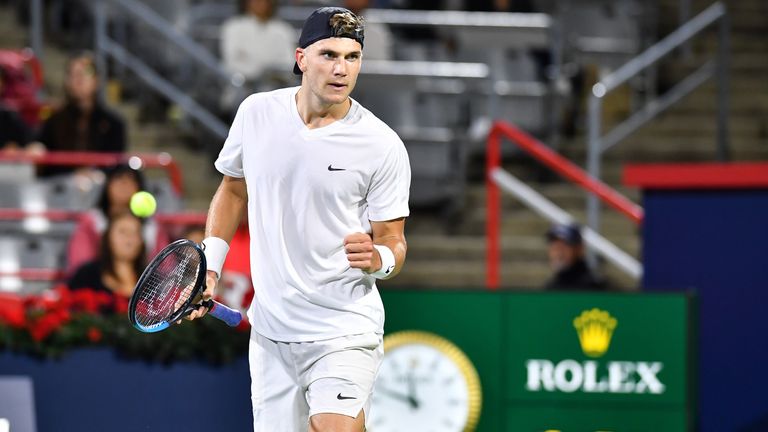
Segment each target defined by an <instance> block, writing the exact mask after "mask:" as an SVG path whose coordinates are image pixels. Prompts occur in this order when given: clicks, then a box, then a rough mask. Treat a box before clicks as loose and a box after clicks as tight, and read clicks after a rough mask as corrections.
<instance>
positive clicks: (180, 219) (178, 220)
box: [0, 208, 207, 225]
mask: <svg viewBox="0 0 768 432" xmlns="http://www.w3.org/2000/svg"><path fill="white" fill-rule="evenodd" d="M83 213H85V212H83V211H76V210H45V211H26V210H21V209H7V208H5V209H0V220H21V219H25V218H30V217H42V218H45V219H48V220H50V221H56V222H58V221H66V220H77V219H78V218H80V216H81V215H82V214H83ZM206 217H207V215H206V214H205V213H203V212H179V213H158V214H156V215H155V216H153V219H154V220H155V221H157V223H159V224H162V225H205V220H206Z"/></svg>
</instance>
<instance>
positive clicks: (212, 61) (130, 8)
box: [92, 0, 245, 139]
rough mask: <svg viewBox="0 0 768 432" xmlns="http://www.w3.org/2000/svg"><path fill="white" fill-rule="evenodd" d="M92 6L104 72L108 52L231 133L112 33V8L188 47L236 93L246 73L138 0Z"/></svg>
mask: <svg viewBox="0 0 768 432" xmlns="http://www.w3.org/2000/svg"><path fill="white" fill-rule="evenodd" d="M92 7H93V13H94V17H95V23H96V24H95V26H96V31H95V38H96V40H95V46H96V55H97V61H98V63H99V70H100V71H101V74H103V75H104V76H106V63H107V62H106V61H105V56H110V57H112V58H113V59H114V60H115V61H117V62H118V63H119V64H121V65H123V66H124V67H126V68H128V69H130V70H131V71H132V72H133V73H135V74H136V75H137V76H138V77H139V78H140V79H141V80H142V81H143V82H144V83H146V84H147V85H148V86H149V87H151V88H152V89H153V90H155V91H156V92H158V93H160V94H162V95H163V96H165V97H166V98H168V99H170V100H171V101H173V102H174V103H175V104H177V105H178V106H179V107H180V108H181V109H182V110H183V111H185V112H186V113H188V114H189V115H190V116H192V117H193V118H194V119H195V120H197V121H199V122H200V123H201V124H202V125H203V126H204V127H205V128H206V129H207V130H209V131H210V132H211V133H212V134H214V135H215V136H216V137H218V138H221V139H223V138H225V137H226V136H227V131H228V130H229V128H228V127H227V125H226V124H225V123H224V122H222V121H221V120H219V118H218V117H216V116H215V115H214V114H212V113H211V112H210V111H209V110H208V109H207V108H205V107H204V106H202V105H200V104H199V103H198V102H197V101H196V100H195V99H193V98H192V97H190V96H188V95H187V94H185V92H184V91H183V90H181V89H179V88H178V87H176V86H175V85H174V84H172V83H171V82H170V81H168V80H167V79H165V78H163V77H162V75H161V74H160V73H158V72H156V71H155V70H153V69H152V68H151V67H150V66H148V65H147V64H146V63H145V62H144V61H143V60H141V59H140V58H139V57H137V56H134V55H132V54H131V53H130V52H129V51H128V50H127V49H126V48H125V47H123V46H122V45H121V44H120V43H119V42H117V41H116V40H115V39H113V38H111V37H110V36H109V34H108V32H107V27H108V24H109V19H110V16H111V14H109V13H108V12H110V11H109V8H116V9H119V12H121V13H120V14H119V16H120V17H121V19H124V20H125V19H130V20H134V21H137V22H140V23H141V24H143V25H146V26H148V27H149V28H151V29H152V30H153V31H155V32H157V33H158V34H159V35H161V36H162V37H163V38H164V39H165V40H164V42H170V43H172V44H173V45H174V46H176V47H178V48H179V49H180V50H182V51H184V53H185V54H187V55H188V57H187V60H190V61H192V62H194V63H195V65H196V66H198V67H200V68H203V69H205V70H208V71H209V72H211V73H212V74H213V76H214V77H215V78H217V79H218V80H219V81H220V82H221V83H222V84H223V85H224V86H228V87H231V88H232V89H233V90H234V91H235V92H236V93H239V92H241V91H243V89H242V86H243V83H244V82H245V80H244V78H243V77H242V76H240V75H239V74H232V73H230V72H228V71H227V70H226V69H225V68H224V66H222V64H221V62H220V61H219V60H218V59H217V58H216V57H215V56H213V55H212V54H211V53H210V52H208V50H206V49H205V48H203V47H202V46H200V45H198V44H197V43H196V42H194V41H193V40H191V39H190V38H189V37H187V36H186V35H184V34H182V33H180V32H179V31H178V30H176V29H175V28H174V26H173V25H172V24H171V23H170V22H168V21H167V20H166V19H164V18H163V17H161V16H160V15H158V14H157V13H156V12H154V11H153V10H152V9H150V8H149V7H147V6H146V5H144V4H142V3H140V2H138V1H136V0H100V1H93V2H92ZM116 15H117V14H116Z"/></svg>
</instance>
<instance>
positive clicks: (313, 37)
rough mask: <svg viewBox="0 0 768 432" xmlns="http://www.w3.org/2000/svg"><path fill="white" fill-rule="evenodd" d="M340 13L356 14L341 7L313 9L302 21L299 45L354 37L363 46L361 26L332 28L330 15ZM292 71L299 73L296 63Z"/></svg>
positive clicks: (303, 45)
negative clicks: (347, 28)
mask: <svg viewBox="0 0 768 432" xmlns="http://www.w3.org/2000/svg"><path fill="white" fill-rule="evenodd" d="M340 13H348V14H351V15H352V16H355V17H356V16H357V15H355V14H353V13H352V11H350V10H349V9H345V8H342V7H321V8H319V9H315V11H314V12H312V15H310V16H309V18H307V20H306V21H304V26H303V27H302V28H301V36H299V47H300V48H306V47H308V46H310V45H312V44H313V43H315V42H317V41H319V40H322V39H328V38H332V37H345V38H350V39H354V40H356V41H358V42H360V46H361V47H362V46H363V26H362V25H361V26H360V27H357V28H355V29H354V30H352V31H347V30H345V29H334V28H333V27H332V26H331V17H333V16H334V15H336V14H340ZM293 73H295V74H296V75H301V73H302V72H301V69H299V65H298V64H294V65H293Z"/></svg>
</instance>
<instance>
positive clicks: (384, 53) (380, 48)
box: [344, 0, 392, 60]
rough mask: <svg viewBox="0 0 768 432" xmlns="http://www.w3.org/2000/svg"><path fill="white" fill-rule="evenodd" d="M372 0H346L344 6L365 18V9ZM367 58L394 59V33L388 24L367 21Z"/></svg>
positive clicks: (365, 54)
mask: <svg viewBox="0 0 768 432" xmlns="http://www.w3.org/2000/svg"><path fill="white" fill-rule="evenodd" d="M370 3H371V2H370V0H344V7H345V8H347V9H349V10H351V11H352V13H354V14H355V15H357V16H362V17H363V19H365V11H366V9H368V7H369V5H370ZM363 55H364V56H365V59H366V60H390V59H392V33H391V32H390V31H389V27H388V26H387V25H386V24H380V23H375V22H370V21H366V22H365V53H364V54H363Z"/></svg>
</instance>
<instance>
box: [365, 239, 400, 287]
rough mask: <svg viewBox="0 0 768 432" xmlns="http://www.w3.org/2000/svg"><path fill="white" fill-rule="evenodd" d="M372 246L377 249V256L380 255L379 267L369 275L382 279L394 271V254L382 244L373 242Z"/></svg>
mask: <svg viewBox="0 0 768 432" xmlns="http://www.w3.org/2000/svg"><path fill="white" fill-rule="evenodd" d="M373 247H375V248H376V250H377V251H379V256H381V268H380V269H378V270H377V271H375V272H373V273H371V276H373V277H375V278H376V279H384V278H386V277H388V276H389V275H391V274H392V272H393V271H395V254H393V253H392V250H391V249H390V248H388V247H386V246H384V245H377V244H375V245H373Z"/></svg>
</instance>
